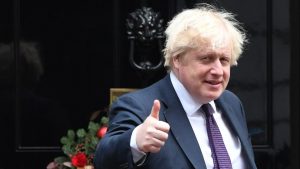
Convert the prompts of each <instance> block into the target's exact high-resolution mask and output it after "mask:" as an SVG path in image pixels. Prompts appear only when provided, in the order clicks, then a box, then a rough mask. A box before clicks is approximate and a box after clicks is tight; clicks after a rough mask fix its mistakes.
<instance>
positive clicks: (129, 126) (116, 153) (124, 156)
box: [94, 96, 147, 169]
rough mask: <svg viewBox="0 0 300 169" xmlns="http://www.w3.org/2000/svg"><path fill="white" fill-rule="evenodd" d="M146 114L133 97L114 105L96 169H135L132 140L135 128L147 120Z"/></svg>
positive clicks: (99, 146)
mask: <svg viewBox="0 0 300 169" xmlns="http://www.w3.org/2000/svg"><path fill="white" fill-rule="evenodd" d="M145 112H147V111H146V110H144V106H143V105H140V104H137V102H136V101H135V99H133V97H127V96H125V97H120V98H119V99H118V100H117V101H116V102H115V103H114V104H113V105H112V107H111V109H110V113H109V119H110V122H109V128H108V131H107V133H106V135H105V137H104V138H102V139H101V141H100V142H99V144H98V146H97V149H96V153H95V160H94V165H95V167H96V169H131V168H134V162H133V157H132V152H131V147H130V138H131V135H132V131H133V130H134V128H135V127H136V126H138V125H139V124H141V123H142V122H143V121H144V119H145V118H146V116H147V115H146V114H145Z"/></svg>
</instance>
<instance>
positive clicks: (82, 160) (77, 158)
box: [71, 152, 87, 167]
mask: <svg viewBox="0 0 300 169" xmlns="http://www.w3.org/2000/svg"><path fill="white" fill-rule="evenodd" d="M71 160H72V165H73V166H75V167H84V166H85V165H86V164H87V158H86V155H85V154H84V153H82V152H79V153H77V154H76V155H74V156H73V157H72V159H71Z"/></svg>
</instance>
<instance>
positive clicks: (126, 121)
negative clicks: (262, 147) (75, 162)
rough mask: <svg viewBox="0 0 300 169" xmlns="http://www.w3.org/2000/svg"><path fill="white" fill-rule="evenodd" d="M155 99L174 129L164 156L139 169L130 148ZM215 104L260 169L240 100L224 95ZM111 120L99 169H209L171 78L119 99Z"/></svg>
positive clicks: (247, 156) (152, 155)
mask: <svg viewBox="0 0 300 169" xmlns="http://www.w3.org/2000/svg"><path fill="white" fill-rule="evenodd" d="M154 99H158V100H159V101H160V102H161V109H160V114H159V116H160V120H162V121H165V122H167V123H169V125H170V131H169V137H168V140H167V141H166V143H165V145H164V146H163V147H162V148H161V150H160V152H158V153H149V154H148V155H147V158H146V161H145V162H144V163H143V165H142V166H140V167H137V166H135V165H134V163H133V159H132V152H131V148H130V138H131V133H132V131H133V129H134V128H135V127H136V126H138V125H139V124H141V123H142V122H143V121H144V120H145V119H146V118H147V117H148V116H149V113H150V112H151V108H152V105H153V100H154ZM215 103H216V106H217V107H218V108H219V109H220V110H221V111H222V113H224V116H225V118H226V120H227V122H228V124H229V126H230V127H231V129H232V131H233V132H234V133H235V134H236V135H237V136H238V137H239V139H240V141H241V145H242V150H243V155H244V157H245V160H246V162H247V164H246V165H247V166H248V169H256V165H255V162H254V155H253V150H252V145H251V142H250V138H249V135H248V130H247V126H246V120H245V114H244V110H243V107H242V105H241V102H240V100H239V99H238V98H237V97H236V96H235V95H234V94H233V93H231V92H229V91H224V92H223V94H222V95H221V96H220V98H219V99H217V100H215ZM109 118H110V126H109V129H108V132H107V134H106V135H105V137H104V138H103V139H102V140H101V141H100V144H98V148H97V151H96V157H95V166H96V169H125V168H142V169H206V166H205V162H204V159H203V156H202V153H201V150H200V147H199V145H198V142H197V140H196V136H195V134H194V133H193V130H192V127H191V125H190V123H189V120H188V118H187V115H186V112H185V111H184V109H183V107H182V105H181V103H180V101H179V98H178V96H177V95H176V92H175V90H174V88H173V86H172V84H171V80H170V76H169V75H168V76H166V77H165V78H163V79H162V80H160V81H158V82H157V83H154V84H153V85H151V86H149V87H147V88H145V89H142V90H138V91H136V92H133V93H130V94H125V95H123V96H121V97H119V99H118V100H117V101H116V102H115V103H114V104H113V105H112V107H111V111H110V117H109Z"/></svg>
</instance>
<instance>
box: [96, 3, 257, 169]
mask: <svg viewBox="0 0 300 169" xmlns="http://www.w3.org/2000/svg"><path fill="white" fill-rule="evenodd" d="M166 35H167V39H166V46H165V50H164V53H165V66H166V67H167V68H168V69H169V74H168V75H167V76H166V77H165V78H163V79H162V80H160V81H158V82H156V83H154V84H153V85H151V86H149V87H147V88H145V89H141V90H138V91H136V92H133V93H130V94H126V95H123V96H121V97H120V98H119V99H118V100H117V101H116V102H115V103H114V104H113V105H112V107H111V111H110V117H109V118H110V124H109V129H108V132H107V134H106V136H105V137H104V138H103V139H102V140H101V142H100V144H99V145H98V147H97V151H96V156H95V166H96V168H97V169H125V168H142V169H194V168H195V169H213V168H214V169H215V168H218V169H219V168H220V169H221V168H226V169H229V168H233V169H256V165H255V161H254V155H253V150H252V145H251V142H250V138H249V136H248V131H247V126H246V120H245V113H244V110H243V107H242V104H241V102H240V100H239V99H238V98H237V97H236V96H235V95H234V94H233V93H231V92H230V91H227V90H225V88H226V86H227V84H228V81H229V77H230V67H231V66H232V65H235V64H237V60H238V58H239V56H240V55H241V53H242V49H243V45H244V42H245V40H246V37H245V34H244V33H243V31H242V29H241V27H240V26H239V23H238V22H237V21H236V20H235V19H234V17H233V15H232V14H231V13H228V12H226V11H223V10H218V9H216V8H215V7H213V6H210V5H207V4H202V5H199V6H198V7H197V8H194V9H187V10H184V11H183V12H181V13H179V14H178V15H176V16H175V17H174V18H173V20H171V21H170V22H169V25H168V28H167V30H166ZM202 105H206V106H202ZM203 107H208V108H206V109H205V108H203ZM208 111H209V112H211V113H212V114H210V115H212V116H213V119H212V118H211V116H209V114H207V113H206V112H208ZM208 117H210V120H209V119H208ZM211 121H213V122H212V123H210V122H211ZM216 124H217V126H219V129H211V128H210V127H211V126H215V125H216ZM212 130H214V131H219V133H221V136H219V135H218V136H219V137H218V139H219V140H218V141H217V142H218V145H216V141H214V140H215V138H214V136H215V135H217V134H211V133H210V132H211V131H212ZM212 135H213V136H212ZM220 138H221V139H220ZM222 139H223V140H222ZM219 143H220V145H219ZM220 147H222V150H221V151H222V152H221V153H220V151H219V148H220ZM217 151H219V152H217ZM220 154H221V155H220ZM224 159H225V160H224ZM222 160H223V161H222ZM224 161H225V162H224Z"/></svg>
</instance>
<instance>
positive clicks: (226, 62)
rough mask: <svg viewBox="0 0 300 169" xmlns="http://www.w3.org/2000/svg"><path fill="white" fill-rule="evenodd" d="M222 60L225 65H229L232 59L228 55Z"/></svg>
mask: <svg viewBox="0 0 300 169" xmlns="http://www.w3.org/2000/svg"><path fill="white" fill-rule="evenodd" d="M220 61H221V63H222V64H223V65H228V64H229V63H230V59H229V58H228V57H222V58H221V59H220Z"/></svg>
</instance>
